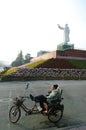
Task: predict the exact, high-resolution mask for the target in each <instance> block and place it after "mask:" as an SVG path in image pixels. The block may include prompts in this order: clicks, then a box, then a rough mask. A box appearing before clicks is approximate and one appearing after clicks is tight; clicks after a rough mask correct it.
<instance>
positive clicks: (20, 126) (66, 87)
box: [0, 80, 86, 130]
mask: <svg viewBox="0 0 86 130" xmlns="http://www.w3.org/2000/svg"><path fill="white" fill-rule="evenodd" d="M26 83H27V82H3V83H2V82H1V83H0V130H3V129H6V130H43V129H44V130H52V129H53V130H57V129H59V130H85V129H86V80H82V81H80V80H68V81H67V80H66V81H64V80H59V81H58V80H55V81H54V80H49V81H41V80H40V81H30V86H29V89H28V91H27V92H26V95H28V94H30V93H32V94H33V95H35V96H36V95H38V94H44V95H46V94H47V92H48V90H49V88H50V86H51V85H53V84H56V83H57V84H59V86H61V87H62V89H63V97H64V100H63V104H64V108H65V109H64V114H63V118H62V119H61V121H60V122H59V123H58V124H53V123H51V122H50V121H49V120H48V118H47V117H46V116H43V115H41V114H38V115H30V116H25V113H24V112H23V111H22V116H21V118H20V120H19V121H18V123H17V124H12V123H10V121H9V116H8V113H9V109H10V107H11V106H12V98H14V97H15V96H19V95H21V96H22V95H24V90H25V86H26ZM26 104H27V106H28V107H29V108H30V107H31V106H32V105H33V102H31V100H27V101H26Z"/></svg>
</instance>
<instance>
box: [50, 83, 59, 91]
mask: <svg viewBox="0 0 86 130" xmlns="http://www.w3.org/2000/svg"><path fill="white" fill-rule="evenodd" d="M57 88H58V85H57V84H54V85H53V86H52V87H51V89H50V91H52V90H55V89H57Z"/></svg>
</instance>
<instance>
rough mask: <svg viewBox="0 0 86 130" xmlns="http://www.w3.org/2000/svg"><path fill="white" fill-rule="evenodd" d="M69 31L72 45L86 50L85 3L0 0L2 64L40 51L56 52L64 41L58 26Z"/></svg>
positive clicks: (77, 1) (51, 0) (76, 1)
mask: <svg viewBox="0 0 86 130" xmlns="http://www.w3.org/2000/svg"><path fill="white" fill-rule="evenodd" d="M66 23H67V24H68V25H69V28H70V43H74V45H75V49H85V50H86V36H85V35H86V0H0V61H1V60H3V61H7V62H9V63H11V62H12V61H13V60H15V58H16V56H17V55H18V53H19V52H20V50H22V51H23V54H24V55H25V54H26V53H30V54H31V56H33V57H36V55H37V52H38V51H40V50H46V51H53V50H56V49H57V45H58V44H59V43H61V42H63V31H61V30H59V29H58V26H57V24H60V25H61V26H62V27H64V25H65V24H66Z"/></svg>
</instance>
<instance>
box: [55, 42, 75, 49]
mask: <svg viewBox="0 0 86 130" xmlns="http://www.w3.org/2000/svg"><path fill="white" fill-rule="evenodd" d="M70 49H74V44H70V43H61V44H59V45H57V50H60V51H64V50H70Z"/></svg>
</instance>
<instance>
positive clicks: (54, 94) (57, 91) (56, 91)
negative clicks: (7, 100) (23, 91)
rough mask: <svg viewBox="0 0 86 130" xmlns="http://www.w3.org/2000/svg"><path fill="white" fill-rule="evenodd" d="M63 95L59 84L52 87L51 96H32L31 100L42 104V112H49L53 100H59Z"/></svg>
mask: <svg viewBox="0 0 86 130" xmlns="http://www.w3.org/2000/svg"><path fill="white" fill-rule="evenodd" d="M60 95H61V88H59V87H58V85H57V84H55V85H53V86H51V88H50V91H49V95H47V96H44V95H39V96H36V97H33V96H32V95H31V94H30V98H31V99H32V100H34V101H36V102H39V103H40V106H41V108H42V110H46V111H45V112H46V113H47V112H48V104H51V103H52V101H53V100H56V99H59V98H60Z"/></svg>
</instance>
